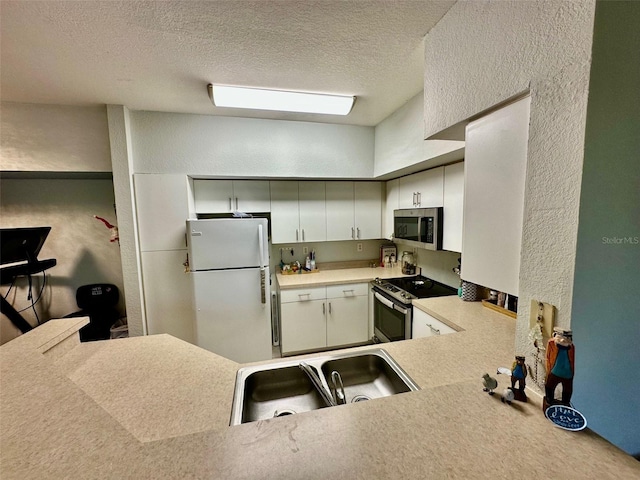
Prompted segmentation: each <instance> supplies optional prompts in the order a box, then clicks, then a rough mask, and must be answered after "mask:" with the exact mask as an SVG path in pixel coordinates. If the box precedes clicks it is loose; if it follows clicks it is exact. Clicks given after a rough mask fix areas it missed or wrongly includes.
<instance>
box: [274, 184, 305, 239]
mask: <svg viewBox="0 0 640 480" xmlns="http://www.w3.org/2000/svg"><path fill="white" fill-rule="evenodd" d="M270 183H271V242H272V243H291V242H298V241H300V240H299V239H300V209H299V207H298V182H287V181H272V182H270Z"/></svg>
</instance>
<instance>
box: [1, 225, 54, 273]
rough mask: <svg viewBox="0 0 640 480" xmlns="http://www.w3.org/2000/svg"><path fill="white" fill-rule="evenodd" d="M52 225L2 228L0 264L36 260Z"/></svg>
mask: <svg viewBox="0 0 640 480" xmlns="http://www.w3.org/2000/svg"><path fill="white" fill-rule="evenodd" d="M50 231H51V227H26V228H2V229H0V264H2V265H4V264H6V263H17V262H35V261H37V259H38V254H39V253H40V250H41V249H42V245H44V241H45V240H46V239H47V236H48V235H49V232H50Z"/></svg>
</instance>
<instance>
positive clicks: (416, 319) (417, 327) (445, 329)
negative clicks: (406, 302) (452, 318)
mask: <svg viewBox="0 0 640 480" xmlns="http://www.w3.org/2000/svg"><path fill="white" fill-rule="evenodd" d="M449 333H456V331H455V330H454V329H453V328H451V327H450V326H449V325H446V324H444V323H442V322H441V321H440V320H438V319H436V318H434V317H432V316H431V315H429V314H428V313H426V312H423V311H422V310H420V309H418V308H416V307H414V309H413V329H412V335H411V338H422V337H432V336H436V335H447V334H449Z"/></svg>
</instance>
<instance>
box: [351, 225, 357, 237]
mask: <svg viewBox="0 0 640 480" xmlns="http://www.w3.org/2000/svg"><path fill="white" fill-rule="evenodd" d="M351 238H352V239H355V238H356V233H355V229H354V228H353V227H351Z"/></svg>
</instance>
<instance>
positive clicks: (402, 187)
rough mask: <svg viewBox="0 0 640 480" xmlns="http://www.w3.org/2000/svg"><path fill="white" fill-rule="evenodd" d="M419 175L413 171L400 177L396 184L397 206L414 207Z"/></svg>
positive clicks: (416, 199) (415, 205)
mask: <svg viewBox="0 0 640 480" xmlns="http://www.w3.org/2000/svg"><path fill="white" fill-rule="evenodd" d="M419 180H420V175H419V174H417V173H414V174H413V175H407V176H406V177H401V178H400V179H399V184H398V208H416V207H417V206H418V204H417V201H418V189H419V188H420V185H419Z"/></svg>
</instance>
